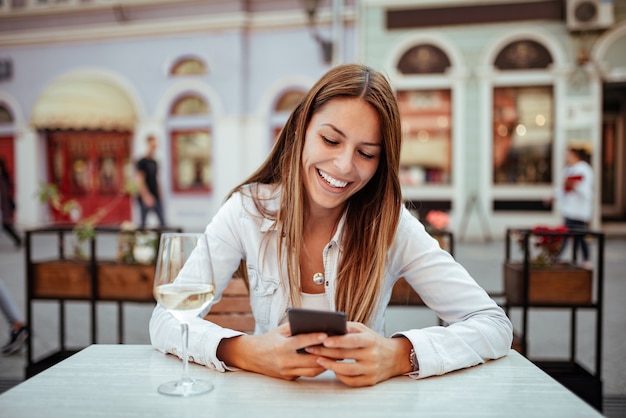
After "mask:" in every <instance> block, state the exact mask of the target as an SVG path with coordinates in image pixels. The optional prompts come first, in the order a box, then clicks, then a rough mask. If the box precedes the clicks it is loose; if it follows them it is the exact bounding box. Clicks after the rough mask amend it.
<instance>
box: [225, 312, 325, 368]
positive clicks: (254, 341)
mask: <svg viewBox="0 0 626 418" xmlns="http://www.w3.org/2000/svg"><path fill="white" fill-rule="evenodd" d="M326 338H328V336H327V335H326V334H324V333H314V334H302V335H297V336H294V337H291V332H290V330H289V324H283V325H281V326H279V327H278V328H275V329H274V330H272V331H270V332H268V333H266V334H262V335H241V336H238V337H234V338H227V339H224V340H222V342H220V344H219V346H218V348H217V357H218V358H219V359H220V360H222V361H223V362H225V363H226V364H228V365H229V366H233V367H237V368H240V369H243V370H248V371H252V372H256V373H261V374H264V375H267V376H272V377H278V378H281V379H286V380H295V379H297V378H298V377H300V376H307V377H314V376H317V375H318V374H320V373H323V372H324V371H326V369H325V368H324V367H322V366H321V365H320V364H318V362H317V356H311V355H306V354H298V353H297V350H298V349H300V348H303V347H307V346H311V345H317V344H321V343H322V342H323V341H325V339H326Z"/></svg>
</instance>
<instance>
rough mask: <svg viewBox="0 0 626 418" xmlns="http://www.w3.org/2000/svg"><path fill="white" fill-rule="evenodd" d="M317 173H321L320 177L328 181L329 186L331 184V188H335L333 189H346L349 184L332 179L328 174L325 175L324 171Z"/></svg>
mask: <svg viewBox="0 0 626 418" xmlns="http://www.w3.org/2000/svg"><path fill="white" fill-rule="evenodd" d="M317 172H318V173H319V175H320V176H321V177H322V178H323V179H324V180H326V182H327V183H328V184H330V185H331V186H333V187H339V188H342V187H346V186H347V185H348V182H347V181H340V180H337V179H335V178H332V177H331V176H329V175H328V174H326V173H324V172H323V171H322V170H317Z"/></svg>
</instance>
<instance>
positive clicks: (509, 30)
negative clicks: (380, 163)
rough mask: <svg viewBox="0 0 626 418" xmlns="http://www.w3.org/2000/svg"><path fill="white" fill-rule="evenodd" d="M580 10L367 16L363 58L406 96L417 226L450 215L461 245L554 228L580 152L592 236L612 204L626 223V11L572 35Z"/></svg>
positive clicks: (503, 7) (487, 9) (397, 5)
mask: <svg viewBox="0 0 626 418" xmlns="http://www.w3.org/2000/svg"><path fill="white" fill-rule="evenodd" d="M569 3H571V2H561V1H541V2H530V1H529V2H515V3H513V2H487V3H484V2H483V3H480V4H478V2H477V3H476V4H463V5H459V4H456V3H453V2H440V3H437V4H434V3H428V4H426V3H424V4H419V3H407V2H388V1H378V0H370V1H365V2H364V4H365V7H364V11H363V16H362V20H361V30H362V32H363V36H362V39H361V48H362V49H363V50H364V59H365V61H366V63H370V64H372V65H374V64H375V63H381V62H382V63H385V68H386V71H387V72H388V74H389V75H390V77H391V79H392V83H393V84H394V86H395V87H396V89H397V92H398V97H399V99H400V103H401V113H402V116H403V129H404V131H403V132H404V134H405V137H404V144H403V153H402V156H403V159H402V160H403V161H402V165H403V167H402V170H403V179H402V182H403V185H404V189H405V196H406V197H407V200H409V201H411V202H413V206H414V207H417V208H419V209H421V213H420V215H425V213H427V212H428V211H429V210H433V209H438V210H444V211H448V212H449V213H450V215H451V220H452V229H453V230H454V231H455V232H457V233H458V234H459V235H460V237H461V238H464V237H465V236H468V237H475V238H481V237H482V238H489V237H496V238H499V237H500V236H502V234H503V231H504V230H505V228H506V227H507V226H526V227H528V226H534V225H537V224H548V225H550V224H552V225H556V224H558V223H560V222H561V221H562V220H561V217H560V215H559V208H558V207H557V206H556V205H551V204H549V203H547V202H546V199H547V198H549V197H550V196H551V195H552V193H553V190H554V188H555V187H556V186H557V185H559V184H561V183H562V182H563V179H562V178H561V171H562V168H563V165H564V162H565V149H566V147H568V146H570V145H575V146H577V147H582V148H585V149H587V150H588V151H589V153H590V162H591V164H592V166H593V167H594V168H595V173H597V175H596V178H595V190H596V197H595V199H596V202H595V211H594V212H595V213H594V220H593V222H592V226H593V227H594V228H598V227H601V226H602V224H603V219H604V220H606V219H608V218H607V215H608V213H609V212H608V211H609V206H610V205H609V201H610V202H611V204H612V207H611V210H612V211H613V214H614V215H613V219H615V220H618V221H619V222H625V221H626V206H625V205H624V203H623V195H624V191H625V190H626V184H624V180H623V179H624V176H623V172H620V170H621V169H620V168H618V166H623V165H624V162H625V161H626V154H625V153H624V143H625V142H626V139H625V138H624V130H623V126H624V121H625V120H626V96H625V95H624V89H623V87H620V86H621V85H623V83H624V81H626V73H625V72H624V69H625V68H626V65H625V62H624V58H623V53H621V54H620V53H618V51H619V50H620V48H621V51H623V50H624V34H623V33H624V31H625V29H624V28H625V27H626V22H625V21H624V19H623V17H626V9H624V8H623V7H622V8H619V7H616V8H615V10H613V9H612V13H613V17H614V18H613V19H612V20H611V22H610V23H609V22H608V21H607V22H606V23H605V24H602V25H600V26H595V27H593V29H592V30H586V29H584V28H580V27H575V28H574V27H572V23H571V21H569V20H568V18H567V16H566V12H567V11H568V10H569V7H570V6H569ZM603 66H606V68H604V69H603ZM609 68H610V70H609ZM620 83H621V84H620ZM603 86H604V91H603ZM607 103H611V104H612V105H611V106H607ZM603 117H604V123H603V122H602V120H603Z"/></svg>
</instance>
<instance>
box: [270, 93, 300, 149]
mask: <svg viewBox="0 0 626 418" xmlns="http://www.w3.org/2000/svg"><path fill="white" fill-rule="evenodd" d="M305 95H306V92H305V91H304V90H300V89H289V90H287V91H285V92H283V93H282V94H281V95H280V96H279V97H278V99H277V100H276V104H275V105H274V107H273V109H272V116H271V132H272V134H271V138H272V145H273V144H274V142H275V141H276V138H278V134H279V133H280V130H281V129H283V126H284V125H285V122H287V119H288V118H289V115H290V114H291V112H293V110H294V109H295V108H296V106H298V104H300V102H301V101H302V99H303V98H304V96H305Z"/></svg>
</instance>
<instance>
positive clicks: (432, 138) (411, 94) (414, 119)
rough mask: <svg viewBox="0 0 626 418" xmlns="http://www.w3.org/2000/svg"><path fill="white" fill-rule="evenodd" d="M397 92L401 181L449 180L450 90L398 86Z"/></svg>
mask: <svg viewBox="0 0 626 418" xmlns="http://www.w3.org/2000/svg"><path fill="white" fill-rule="evenodd" d="M397 96H398V106H399V108H400V115H401V118H402V149H401V152H400V176H401V177H400V180H401V182H402V184H403V185H404V186H418V185H420V184H424V183H434V184H449V183H450V180H451V159H452V154H451V143H452V140H451V138H452V127H451V114H452V105H451V92H450V90H449V89H441V90H401V91H398V92H397Z"/></svg>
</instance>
